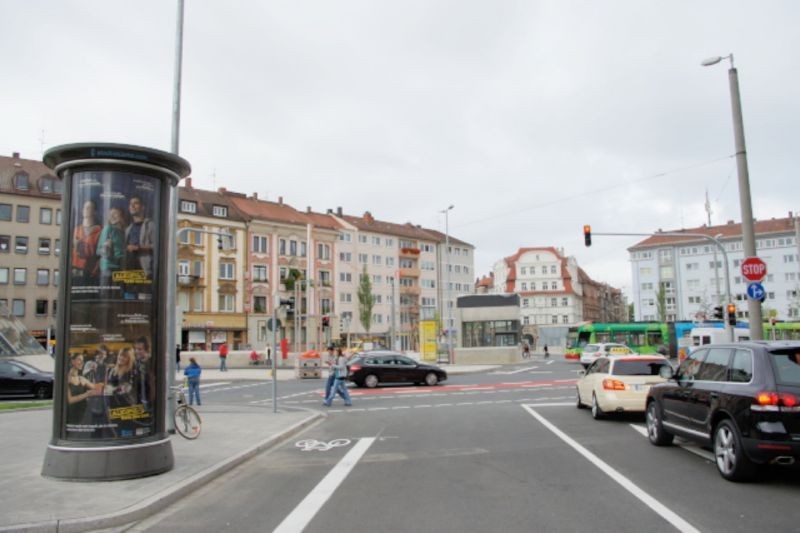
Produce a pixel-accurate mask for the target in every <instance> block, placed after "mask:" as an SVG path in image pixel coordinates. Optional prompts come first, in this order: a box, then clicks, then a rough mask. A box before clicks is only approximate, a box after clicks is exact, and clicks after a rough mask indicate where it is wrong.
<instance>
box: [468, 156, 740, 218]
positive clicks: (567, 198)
mask: <svg viewBox="0 0 800 533" xmlns="http://www.w3.org/2000/svg"><path fill="white" fill-rule="evenodd" d="M734 157H736V155H735V154H732V155H726V156H724V157H718V158H716V159H710V160H708V161H703V162H700V163H695V164H693V165H689V166H686V167H680V168H675V169H672V170H667V171H664V172H659V173H657V174H652V175H650V176H645V177H642V178H637V179H634V180H630V181H626V182H622V183H617V184H616V185H609V186H608V187H602V188H599V189H592V190H588V191H583V192H579V193H576V194H573V195H571V196H564V197H562V198H556V199H555V200H550V201H546V202H541V203H538V204H535V205H531V206H528V207H523V208H520V209H517V210H515V211H506V212H504V213H500V214H497V215H492V216H490V217H486V218H481V219H477V220H472V221H470V222H464V223H463V224H459V225H458V226H457V227H459V228H461V227H464V226H470V225H472V224H480V223H482V222H488V221H490V220H497V219H498V218H503V217H509V216H512V215H516V214H519V213H524V212H525V211H532V210H534V209H541V208H543V207H550V206H553V205H556V204H560V203H563V202H568V201H570V200H574V199H576V198H581V197H583V196H590V195H595V194H599V193H603V192H607V191H612V190H614V189H619V188H621V187H628V186H630V185H632V184H634V183H640V182H643V181H649V180H653V179H656V178H663V177H665V176H669V175H671V174H678V173H680V172H686V171H687V170H693V169H696V168H701V167H705V166H709V165H713V164H715V163H719V162H720V161H725V160H726V159H732V158H734Z"/></svg>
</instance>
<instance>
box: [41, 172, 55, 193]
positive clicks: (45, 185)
mask: <svg viewBox="0 0 800 533" xmlns="http://www.w3.org/2000/svg"><path fill="white" fill-rule="evenodd" d="M39 190H40V191H41V192H43V193H46V194H53V193H55V192H56V179H55V178H54V177H53V176H42V177H41V178H39Z"/></svg>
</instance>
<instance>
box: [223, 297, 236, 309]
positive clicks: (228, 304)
mask: <svg viewBox="0 0 800 533" xmlns="http://www.w3.org/2000/svg"><path fill="white" fill-rule="evenodd" d="M235 301H236V300H235V298H234V296H233V294H220V295H219V310H220V311H233V308H234V303H235Z"/></svg>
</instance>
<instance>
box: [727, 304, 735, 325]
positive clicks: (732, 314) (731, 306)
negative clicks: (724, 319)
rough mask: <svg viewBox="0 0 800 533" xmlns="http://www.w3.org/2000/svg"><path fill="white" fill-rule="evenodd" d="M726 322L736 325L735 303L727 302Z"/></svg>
mask: <svg viewBox="0 0 800 533" xmlns="http://www.w3.org/2000/svg"><path fill="white" fill-rule="evenodd" d="M728 324H730V325H731V326H735V325H736V304H728Z"/></svg>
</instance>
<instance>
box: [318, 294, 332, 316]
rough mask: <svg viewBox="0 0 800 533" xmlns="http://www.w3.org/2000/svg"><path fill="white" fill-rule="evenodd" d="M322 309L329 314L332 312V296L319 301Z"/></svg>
mask: <svg viewBox="0 0 800 533" xmlns="http://www.w3.org/2000/svg"><path fill="white" fill-rule="evenodd" d="M319 307H320V310H321V311H322V312H323V313H325V314H327V313H330V312H331V299H330V298H321V299H320V301H319Z"/></svg>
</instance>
